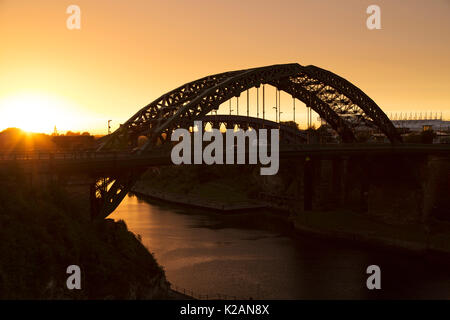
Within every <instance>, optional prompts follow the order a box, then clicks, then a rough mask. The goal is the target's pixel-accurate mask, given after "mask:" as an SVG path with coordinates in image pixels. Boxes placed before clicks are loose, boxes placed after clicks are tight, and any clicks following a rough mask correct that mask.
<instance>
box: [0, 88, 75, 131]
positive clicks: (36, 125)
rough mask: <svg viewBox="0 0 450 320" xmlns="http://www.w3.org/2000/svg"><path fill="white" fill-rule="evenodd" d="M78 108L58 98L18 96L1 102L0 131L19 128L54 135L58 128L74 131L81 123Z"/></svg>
mask: <svg viewBox="0 0 450 320" xmlns="http://www.w3.org/2000/svg"><path fill="white" fill-rule="evenodd" d="M73 110H76V106H75V105H74V104H73V103H71V102H69V101H66V100H65V99H63V98H61V97H57V96H51V95H47V94H42V93H36V92H28V93H18V94H15V95H11V96H8V97H5V98H4V99H2V100H0V112H1V114H2V117H1V119H0V129H5V128H7V127H17V128H20V129H22V130H25V131H28V132H42V133H50V132H52V131H53V130H54V127H55V126H56V127H57V128H59V129H70V128H71V127H73V126H75V125H76V124H77V123H76V122H77V120H76V119H77V117H76V116H75V114H74V112H73Z"/></svg>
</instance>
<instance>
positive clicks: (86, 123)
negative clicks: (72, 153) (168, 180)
mask: <svg viewBox="0 0 450 320" xmlns="http://www.w3.org/2000/svg"><path fill="white" fill-rule="evenodd" d="M71 4H76V5H78V6H79V7H80V9H81V29H80V30H68V29H67V27H66V20H67V18H68V17H69V14H67V13H66V9H67V7H68V6H69V5H71ZM371 4H377V5H379V6H380V7H381V26H382V29H381V30H368V29H367V27H366V19H367V17H368V14H367V13H366V8H367V7H368V6H369V5H371ZM0 40H1V41H0V130H3V129H5V128H7V127H20V128H23V129H25V130H30V131H34V132H46V133H50V132H52V131H53V128H54V126H55V125H56V127H57V128H58V131H60V132H65V131H67V130H72V131H89V132H91V133H96V134H104V133H106V130H107V121H108V120H109V119H111V120H112V129H116V128H117V127H118V125H119V124H120V123H123V122H125V121H126V120H127V119H128V118H129V117H130V116H132V115H133V114H134V113H135V112H136V111H137V110H138V109H140V108H141V107H143V106H145V105H146V104H147V103H149V102H151V101H153V100H154V99H156V98H157V97H159V96H160V95H162V94H164V93H165V92H167V91H169V90H171V89H173V88H175V87H178V86H179V85H181V84H183V83H185V82H189V81H192V80H195V79H197V78H200V77H203V76H206V75H208V74H213V73H218V72H223V71H228V70H235V69H243V68H250V67H258V66H264V65H270V64H280V63H290V62H298V63H300V64H302V65H309V64H313V65H316V66H319V67H321V68H325V69H328V70H330V71H332V72H334V73H336V74H338V75H340V76H342V77H344V78H346V79H347V80H349V81H350V82H352V83H354V84H355V85H357V86H358V87H360V88H361V89H362V90H363V91H364V92H365V93H367V94H368V95H369V96H370V97H371V98H372V99H374V100H375V102H377V104H378V105H379V106H380V107H381V108H382V109H383V110H384V111H385V112H386V113H387V114H388V115H390V114H391V112H392V113H396V112H397V113H399V112H422V113H424V112H430V111H432V112H433V113H434V112H438V113H439V114H440V112H442V113H443V116H444V118H447V119H448V118H450V1H448V0H430V1H416V0H409V1H400V0H389V1H380V0H371V1H365V0H340V1H338V0H289V1H287V0H286V1H283V0H280V1H255V0H228V1H215V0H205V1H203V0H190V1H181V0H178V1H173V0H164V1H153V0H71V1H65V0H0ZM271 89H272V88H269V89H268V94H267V96H266V105H268V106H269V107H270V108H268V110H269V111H268V118H273V119H274V118H275V112H274V110H273V109H272V108H271V106H273V105H274V104H275V102H274V101H275V98H274V94H273V90H271ZM251 94H253V92H252V93H251ZM253 97H254V95H253ZM252 102H253V100H252ZM234 103H235V101H233V104H234ZM281 104H282V108H283V109H282V111H283V114H282V120H288V119H289V118H292V107H291V105H292V100H291V98H290V97H289V96H287V95H282V101H281ZM240 106H242V107H240V108H241V109H240V110H241V114H244V109H245V106H246V100H245V98H244V97H242V98H241V102H240ZM298 106H300V103H299V104H298ZM252 108H253V107H252ZM221 112H223V113H228V104H226V105H224V106H223V107H222V108H221ZM296 119H297V120H298V122H300V124H301V125H302V126H304V124H305V120H306V111H305V108H301V109H300V108H298V112H297V114H296Z"/></svg>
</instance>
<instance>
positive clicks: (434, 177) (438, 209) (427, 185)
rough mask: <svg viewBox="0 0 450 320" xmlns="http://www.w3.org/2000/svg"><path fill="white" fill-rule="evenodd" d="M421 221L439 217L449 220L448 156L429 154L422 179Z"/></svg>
mask: <svg viewBox="0 0 450 320" xmlns="http://www.w3.org/2000/svg"><path fill="white" fill-rule="evenodd" d="M422 181H423V183H422V190H423V205H422V208H423V209H422V219H421V220H422V221H423V222H426V221H428V220H429V219H440V220H446V221H450V211H449V208H450V197H449V196H448V190H450V158H449V157H444V156H429V157H428V158H427V163H426V166H425V169H424V173H423V179H422Z"/></svg>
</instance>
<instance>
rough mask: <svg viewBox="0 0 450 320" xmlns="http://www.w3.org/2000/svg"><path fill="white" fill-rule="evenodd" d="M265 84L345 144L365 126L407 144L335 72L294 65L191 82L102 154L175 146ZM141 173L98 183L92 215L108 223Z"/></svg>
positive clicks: (126, 128) (104, 143) (142, 115)
mask: <svg viewBox="0 0 450 320" xmlns="http://www.w3.org/2000/svg"><path fill="white" fill-rule="evenodd" d="M265 84H268V85H272V86H274V87H276V88H277V89H278V90H281V91H285V92H286V93H288V94H290V95H291V96H292V97H293V98H296V99H299V100H300V101H302V102H303V103H305V104H306V105H307V106H308V107H310V108H312V109H313V110H314V111H315V112H317V113H318V114H319V116H320V117H321V118H322V119H324V120H325V121H326V122H327V123H328V124H329V125H330V127H331V128H332V129H334V130H335V131H336V132H337V134H338V135H339V136H340V137H341V139H342V141H343V142H344V143H346V142H355V141H356V137H355V129H356V128H358V127H359V126H362V125H365V126H369V127H373V128H376V129H378V130H380V131H381V132H383V133H384V134H385V135H386V137H387V138H388V139H389V140H390V141H391V143H401V142H402V140H401V137H400V135H399V133H398V132H397V131H396V129H395V127H394V125H393V124H392V123H391V121H390V120H389V118H388V117H387V116H386V114H385V113H384V112H383V111H382V110H381V109H380V107H379V106H378V105H377V104H376V103H375V102H374V101H373V100H372V99H371V98H370V97H368V96H367V95H366V94H365V93H364V92H363V91H362V90H360V89H359V88H358V87H356V86H355V85H353V84H351V83H350V82H349V81H347V80H345V79H343V78H342V77H340V76H338V75H336V74H334V73H332V72H330V71H327V70H324V69H321V68H318V67H316V66H312V65H310V66H302V65H300V64H297V63H291V64H280V65H272V66H266V67H260V68H251V69H246V70H238V71H230V72H224V73H219V74H215V75H210V76H207V77H204V78H201V79H198V80H195V81H192V82H189V83H186V84H184V85H182V86H181V87H178V88H176V89H174V90H172V91H170V92H168V93H166V94H164V95H162V96H161V97H159V98H158V99H156V100H155V101H153V102H151V103H150V104H148V105H147V106H145V107H144V108H142V109H140V110H139V111H138V112H137V113H136V114H134V115H133V116H132V117H131V118H130V119H129V120H128V121H126V122H125V123H124V124H122V125H121V126H120V128H119V129H117V130H116V131H115V132H113V133H112V134H111V135H109V136H107V137H105V138H104V139H102V140H101V141H100V146H99V148H98V150H108V149H126V148H130V147H133V146H137V141H138V138H139V137H140V136H145V137H147V142H146V143H145V144H143V145H142V146H141V147H140V149H139V152H141V153H142V152H151V150H152V149H153V148H155V147H156V146H158V145H160V144H165V143H167V142H168V141H170V140H171V139H170V137H171V134H172V132H173V130H175V129H177V128H181V127H182V128H188V127H189V126H192V123H193V122H194V120H202V119H210V118H211V117H213V116H208V114H209V113H210V112H211V111H214V110H217V109H218V108H219V106H220V105H221V104H222V103H224V102H226V101H227V100H229V99H231V98H233V97H239V96H240V94H241V93H242V92H244V91H246V90H248V89H250V88H253V87H257V88H259V87H260V86H261V85H265ZM208 117H210V118H208ZM234 120H235V121H238V119H234ZM211 121H213V120H211ZM142 173H143V171H142V170H136V171H134V172H127V173H121V174H118V175H116V176H113V177H107V178H102V179H100V180H98V181H97V183H96V184H95V187H94V188H93V189H92V190H91V192H92V194H91V197H92V198H93V203H92V213H93V215H94V216H96V217H102V218H103V217H107V216H108V215H109V214H110V213H112V212H113V211H114V209H115V208H116V207H117V206H118V205H119V204H120V202H121V201H122V199H123V198H124V197H125V195H126V194H127V193H128V192H129V191H130V190H131V188H132V186H133V185H134V184H135V182H136V181H137V180H138V179H139V177H140V176H141V175H142Z"/></svg>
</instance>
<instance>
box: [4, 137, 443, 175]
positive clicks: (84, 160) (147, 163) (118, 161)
mask: <svg viewBox="0 0 450 320" xmlns="http://www.w3.org/2000/svg"><path fill="white" fill-rule="evenodd" d="M268 149H269V150H270V146H269V147H268ZM247 153H248V152H246V159H247ZM279 154H280V159H294V158H301V157H306V156H309V157H320V158H333V157H336V156H390V155H396V156H401V155H403V156H407V155H418V156H424V155H425V156H426V155H442V156H450V145H444V144H440V145H423V144H420V145H416V144H401V145H391V144H325V145H324V144H319V145H313V144H303V145H289V146H283V147H280V151H279ZM171 163H172V162H171V158H170V149H164V150H158V151H156V150H155V151H153V152H150V153H146V154H142V155H139V154H132V153H129V152H128V153H127V152H56V153H49V152H27V153H0V171H8V170H11V169H13V168H25V169H30V170H35V171H38V172H51V171H55V172H60V171H63V172H85V173H90V174H92V173H94V174H107V173H111V172H117V171H121V170H130V169H133V168H142V167H151V166H161V165H170V164H171Z"/></svg>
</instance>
